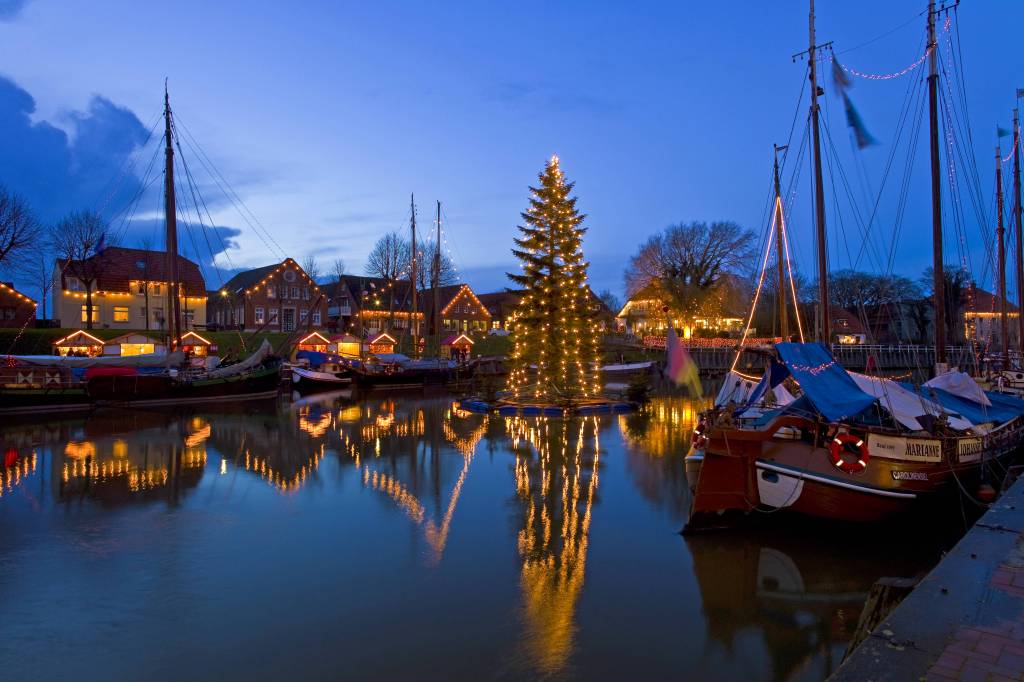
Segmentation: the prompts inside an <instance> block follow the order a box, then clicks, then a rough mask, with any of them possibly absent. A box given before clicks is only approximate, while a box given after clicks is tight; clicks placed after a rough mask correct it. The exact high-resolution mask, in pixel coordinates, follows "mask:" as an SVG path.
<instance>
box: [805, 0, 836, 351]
mask: <svg viewBox="0 0 1024 682" xmlns="http://www.w3.org/2000/svg"><path fill="white" fill-rule="evenodd" d="M809 23H810V39H811V40H810V47H809V48H808V50H807V54H808V61H809V65H808V71H809V76H810V79H811V130H812V136H813V138H814V208H815V227H816V231H817V237H818V301H819V303H818V306H819V309H820V314H819V315H818V320H819V324H820V326H819V327H818V340H819V341H821V342H822V343H824V344H825V345H826V346H827V345H828V344H829V343H830V342H831V337H832V320H831V314H830V310H829V296H828V251H827V241H826V239H825V183H824V181H823V180H822V177H821V131H820V124H819V122H818V116H819V107H818V90H819V89H818V69H817V59H816V55H817V51H818V45H816V44H815V42H814V40H815V39H814V0H811V12H810V22H809Z"/></svg>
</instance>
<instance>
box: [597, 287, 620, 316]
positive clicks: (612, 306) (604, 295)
mask: <svg viewBox="0 0 1024 682" xmlns="http://www.w3.org/2000/svg"><path fill="white" fill-rule="evenodd" d="M597 297H598V298H599V299H601V301H602V302H603V303H604V304H605V305H606V306H608V310H610V311H612V315H618V314H619V311H620V310H622V301H620V300H619V297H618V296H616V295H615V294H613V293H612V292H611V290H610V289H603V290H602V291H601V293H599V294H598V295H597Z"/></svg>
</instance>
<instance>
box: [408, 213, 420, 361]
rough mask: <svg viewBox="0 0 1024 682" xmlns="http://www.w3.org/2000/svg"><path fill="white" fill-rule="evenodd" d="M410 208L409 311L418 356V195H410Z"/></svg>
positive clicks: (414, 350)
mask: <svg viewBox="0 0 1024 682" xmlns="http://www.w3.org/2000/svg"><path fill="white" fill-rule="evenodd" d="M409 208H410V210H411V211H412V262H411V267H412V272H411V274H410V276H409V282H410V283H411V284H412V307H411V308H410V309H409V328H410V329H412V354H413V357H415V356H416V351H417V350H418V348H419V331H418V325H417V324H416V311H417V310H418V308H417V307H416V195H415V194H410V195H409Z"/></svg>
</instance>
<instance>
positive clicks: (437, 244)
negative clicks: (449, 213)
mask: <svg viewBox="0 0 1024 682" xmlns="http://www.w3.org/2000/svg"><path fill="white" fill-rule="evenodd" d="M430 278H431V279H432V280H433V282H432V283H431V284H432V286H433V287H434V332H435V333H436V334H437V353H438V357H440V354H441V320H439V319H438V316H439V315H440V314H441V313H440V308H441V305H440V299H439V298H438V296H439V295H440V294H439V292H438V287H439V286H440V284H441V202H440V200H439V201H438V202H437V237H436V238H435V240H434V263H433V266H432V267H431V273H430Z"/></svg>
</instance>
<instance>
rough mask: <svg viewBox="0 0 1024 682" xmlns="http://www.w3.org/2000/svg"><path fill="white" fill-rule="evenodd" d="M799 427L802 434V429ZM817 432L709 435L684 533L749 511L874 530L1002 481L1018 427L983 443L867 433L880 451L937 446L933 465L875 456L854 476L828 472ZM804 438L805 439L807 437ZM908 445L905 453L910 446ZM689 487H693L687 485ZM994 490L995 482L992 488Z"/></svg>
mask: <svg viewBox="0 0 1024 682" xmlns="http://www.w3.org/2000/svg"><path fill="white" fill-rule="evenodd" d="M801 422H802V426H801ZM782 426H786V427H789V428H790V429H793V430H799V429H803V430H802V431H800V432H801V433H803V434H805V435H806V436H807V437H806V438H805V439H804V440H791V439H788V438H787V439H786V440H783V441H780V440H778V439H776V438H773V437H772V434H773V433H776V432H777V431H778V430H779V428H780V427H782ZM817 428H819V425H818V424H816V423H814V422H812V421H810V420H804V419H802V418H796V417H782V418H780V419H777V420H775V421H774V422H772V424H770V425H769V426H768V427H766V428H765V429H758V430H755V429H736V428H725V429H722V428H719V429H713V430H712V432H711V434H710V440H709V442H708V445H707V446H706V447H705V448H704V451H703V459H702V460H700V459H699V457H693V456H692V455H691V456H690V457H689V458H688V461H693V462H694V464H695V465H696V464H697V463H698V462H699V472H696V475H695V479H696V485H695V486H694V491H693V492H694V495H693V501H692V506H691V515H690V519H689V521H688V522H687V526H686V529H687V530H688V531H694V530H702V529H707V528H715V527H721V526H723V525H727V524H728V523H729V522H730V521H731V518H730V517H733V516H736V515H746V514H749V513H751V512H755V511H764V512H770V513H774V512H777V511H784V512H793V513H798V514H803V515H807V516H812V517H817V518H823V519H831V520H836V521H845V522H852V523H873V522H878V521H883V520H885V519H888V518H891V517H893V516H897V515H902V514H905V513H907V512H910V511H912V510H914V509H915V508H920V507H922V506H926V505H928V504H932V503H934V502H936V501H938V500H942V499H949V498H950V497H952V496H955V495H956V494H958V493H959V492H960V491H966V492H968V493H970V494H973V492H974V491H975V490H976V489H977V486H978V485H979V484H980V483H982V482H983V481H984V480H985V478H986V476H990V477H992V478H999V477H1001V472H1005V469H1006V466H1007V465H1008V464H1009V462H1010V460H1011V459H1012V458H1013V457H1015V456H1016V454H1017V453H1018V449H1019V443H1020V437H1021V430H1022V424H1021V420H1020V419H1015V420H1013V421H1012V422H1010V423H1008V424H1006V425H1004V426H1003V427H1001V428H1000V429H997V430H996V431H993V432H991V433H990V434H988V435H987V436H985V437H984V438H980V437H959V438H957V437H951V438H948V439H945V440H944V441H941V442H940V441H937V440H935V439H934V438H898V437H893V436H891V435H883V434H874V433H866V434H864V438H865V439H871V438H872V437H874V438H875V439H878V440H879V441H880V442H881V443H883V444H886V445H889V444H892V443H896V444H899V443H903V445H904V448H905V449H904V451H903V452H914V451H918V450H920V449H921V446H923V445H928V446H933V445H934V444H936V443H941V455H940V456H939V457H938V458H937V459H936V460H935V461H912V460H910V459H907V458H906V457H903V458H898V457H901V456H902V455H901V453H900V452H896V451H894V452H893V457H882V456H873V457H871V458H870V460H869V461H868V464H867V468H865V469H864V470H863V471H860V472H857V473H848V472H844V471H841V470H840V469H838V468H837V467H836V466H834V465H833V463H832V461H831V459H830V457H829V453H828V449H827V448H826V447H824V446H822V445H821V444H820V441H819V442H815V440H814V438H815V436H813V434H814V430H815V429H817ZM808 432H810V433H808ZM908 444H909V445H908ZM691 480H692V479H691ZM990 482H992V483H994V484H997V485H998V483H1000V482H1001V480H992V481H990Z"/></svg>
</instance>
